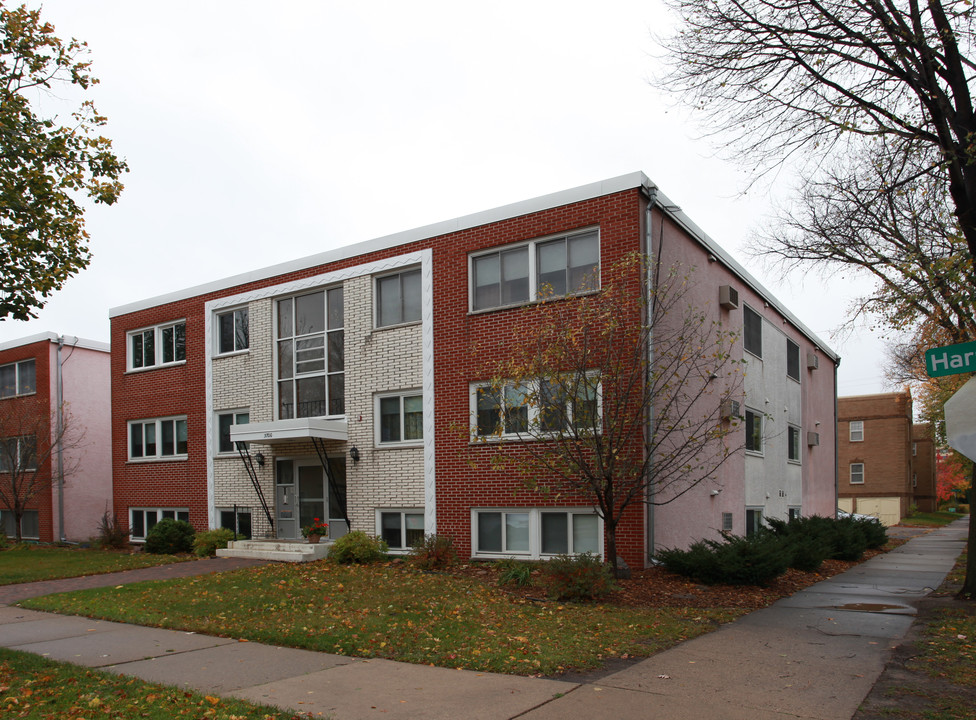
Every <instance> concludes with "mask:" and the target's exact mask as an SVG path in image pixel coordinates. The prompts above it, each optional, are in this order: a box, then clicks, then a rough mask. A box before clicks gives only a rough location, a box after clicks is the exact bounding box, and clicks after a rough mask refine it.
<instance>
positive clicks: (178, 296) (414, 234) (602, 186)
mask: <svg viewBox="0 0 976 720" xmlns="http://www.w3.org/2000/svg"><path fill="white" fill-rule="evenodd" d="M634 188H642V189H643V190H644V191H645V192H646V193H647V194H648V195H650V196H652V197H653V198H654V201H655V205H656V207H658V208H660V209H661V210H662V211H664V212H665V213H667V214H668V215H669V216H670V217H671V218H672V219H673V220H674V221H675V222H676V223H678V224H679V225H680V226H682V227H683V228H684V229H685V230H686V231H687V232H688V233H689V234H690V235H691V236H692V237H694V238H695V239H696V240H697V241H698V242H699V243H700V244H701V245H702V246H703V247H704V248H705V249H706V250H707V251H708V252H709V253H711V254H712V255H714V256H715V257H716V259H717V260H718V261H719V262H721V263H722V264H723V265H724V266H725V267H727V268H728V269H729V270H731V271H732V272H733V273H734V274H735V275H737V276H738V277H739V278H740V279H741V280H742V281H743V282H745V283H746V284H747V285H748V286H749V287H750V288H752V290H753V291H754V292H756V294H758V295H759V296H760V297H761V298H763V300H764V301H766V302H768V303H769V304H770V305H771V306H772V307H774V308H775V309H776V310H777V312H779V313H780V314H781V315H783V317H785V318H786V319H787V320H788V321H789V322H790V323H792V324H793V325H794V326H795V327H796V329H797V330H799V331H800V332H801V333H803V334H804V335H805V336H806V337H807V338H808V339H809V340H810V341H811V342H813V344H814V345H816V346H817V347H818V348H819V349H820V350H821V351H823V352H824V354H826V355H827V356H828V357H830V359H831V360H833V361H834V362H835V363H838V362H839V361H840V356H839V355H838V354H837V353H835V352H834V351H833V350H831V349H830V348H829V347H828V346H827V344H826V343H824V342H823V341H822V340H821V339H820V338H819V337H817V335H816V334H815V333H814V332H813V331H812V330H810V329H809V328H808V327H807V326H806V325H804V324H803V323H802V322H800V320H799V319H798V318H797V317H796V316H795V315H794V314H793V313H792V312H790V311H789V310H788V309H787V308H786V306H785V305H783V304H782V303H781V302H780V301H779V300H777V299H776V297H775V296H774V295H773V294H772V293H771V292H770V291H769V290H767V289H766V288H765V287H763V285H762V284H761V283H760V282H759V281H758V280H756V279H755V278H754V277H753V276H752V275H751V274H750V273H749V272H748V271H747V270H746V269H745V268H744V267H743V266H742V265H740V264H739V263H738V262H737V261H736V260H734V259H733V258H732V256H731V255H729V254H728V252H726V251H725V250H724V249H723V248H722V247H721V246H720V245H719V244H718V243H717V242H715V240H713V239H712V238H711V237H709V236H708V235H707V234H706V233H705V232H704V231H703V230H702V229H701V228H700V227H698V226H697V225H696V224H695V223H694V222H693V221H692V220H691V218H689V217H688V216H687V215H685V213H684V212H683V211H682V210H681V208H680V207H678V206H677V205H676V204H675V203H673V202H671V200H670V199H668V197H667V196H665V195H664V193H662V192H660V190H659V189H658V186H657V185H656V184H655V183H653V182H651V181H650V180H649V179H648V177H647V176H646V175H645V174H644V173H643V172H639V171H638V172H632V173H628V174H626V175H618V176H617V177H614V178H609V179H607V180H601V181H599V182H595V183H590V184H588V185H580V186H579V187H575V188H570V189H568V190H561V191H559V192H555V193H550V194H548V195H541V196H539V197H535V198H530V199H528V200H520V201H518V202H515V203H511V204H509V205H502V206H500V207H496V208H492V209H490V210H482V211H481V212H476V213H472V214H470V215H463V216H461V217H457V218H454V219H452V220H445V221H442V222H439V223H434V224H432V225H424V226H422V227H419V228H414V229H412V230H405V231H403V232H399V233H395V234H393V235H385V236H383V237H379V238H374V239H372V240H365V241H362V242H358V243H354V244H352V245H346V246H344V247H341V248H336V249H333V250H327V251H325V252H321V253H317V254H315V255H308V256H306V257H303V258H298V259H296V260H290V261H287V262H284V263H279V264H277V265H269V266H267V267H264V268H260V269H257V270H253V271H251V272H247V273H242V274H239V275H232V276H230V277H226V278H222V279H219V280H214V281H212V282H209V283H204V284H203V285H196V286H193V287H189V288H184V289H182V290H177V291H175V292H172V293H167V294H165V295H158V296H156V297H152V298H146V299H145V300H139V301H136V302H133V303H129V304H127V305H120V306H118V307H114V308H112V309H110V310H109V317H118V316H120V315H125V314H127V313H132V312H137V311H139V310H146V309H148V308H151V307H156V306H157V305H164V304H166V303H171V302H177V301H179V300H186V299H188V298H191V297H195V296H197V295H206V294H209V293H215V292H219V291H221V290H226V289H229V288H232V287H236V286H238V285H245V284H248V283H252V282H256V281H260V280H267V279H269V278H273V277H276V276H278V275H285V274H288V273H291V272H295V271H298V270H304V269H306V268H310V267H315V266H317V265H325V264H327V263H332V262H336V261H339V260H346V259H349V258H353V257H356V256H359V255H365V254H367V253H371V252H376V251H378V250H387V249H389V248H393V247H397V246H398V245H405V244H407V243H411V242H417V241H419V240H425V239H428V238H434V237H437V236H439V235H446V234H448V233H452V232H458V231H461V230H467V229H469V228H474V227H478V226H481V225H487V224H489V223H494V222H500V221H502V220H508V219H511V218H515V217H519V216H521V215H527V214H530V213H534V212H540V211H543V210H549V209H551V208H556V207H560V206H562V205H569V204H571V203H576V202H583V201H585V200H592V199H594V198H598V197H602V196H604V195H610V194H612V193H616V192H622V191H624V190H631V189H634Z"/></svg>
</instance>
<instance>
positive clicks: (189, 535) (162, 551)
mask: <svg viewBox="0 0 976 720" xmlns="http://www.w3.org/2000/svg"><path fill="white" fill-rule="evenodd" d="M195 534H196V531H195V530H194V529H193V526H192V525H190V523H188V522H187V521H186V520H173V519H172V518H163V519H162V520H160V521H159V522H158V523H156V524H155V525H154V526H153V529H152V530H150V531H149V533H148V534H147V535H146V552H148V553H152V554H154V555H176V554H179V553H188V552H193V536H194V535H195Z"/></svg>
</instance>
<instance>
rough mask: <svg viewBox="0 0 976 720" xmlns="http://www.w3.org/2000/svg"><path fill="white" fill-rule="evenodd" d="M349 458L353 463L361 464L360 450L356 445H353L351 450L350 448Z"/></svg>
mask: <svg viewBox="0 0 976 720" xmlns="http://www.w3.org/2000/svg"><path fill="white" fill-rule="evenodd" d="M349 457H351V458H352V461H353V462H354V463H358V462H359V448H358V447H356V446H355V445H353V446H352V447H351V448H349Z"/></svg>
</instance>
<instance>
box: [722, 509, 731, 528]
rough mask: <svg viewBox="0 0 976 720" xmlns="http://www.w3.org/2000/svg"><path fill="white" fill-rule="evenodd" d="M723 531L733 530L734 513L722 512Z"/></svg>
mask: <svg viewBox="0 0 976 720" xmlns="http://www.w3.org/2000/svg"><path fill="white" fill-rule="evenodd" d="M722 532H732V513H730V512H724V513H722Z"/></svg>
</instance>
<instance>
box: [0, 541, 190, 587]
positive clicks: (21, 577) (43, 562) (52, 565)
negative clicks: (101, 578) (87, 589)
mask: <svg viewBox="0 0 976 720" xmlns="http://www.w3.org/2000/svg"><path fill="white" fill-rule="evenodd" d="M187 559H189V558H188V557H179V556H176V555H150V554H148V553H135V554H129V553H126V552H119V551H117V550H114V551H113V550H90V549H81V548H64V547H50V546H44V545H21V546H18V547H15V548H11V549H8V550H0V585H12V584H14V583H23V582H36V581H38V580H54V579H57V578H69V577H79V576H81V575H100V574H102V573H110V572H118V571H119V570H132V569H133V568H141V567H149V566H151V565H165V564H166V563H172V562H181V561H183V560H187Z"/></svg>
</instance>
